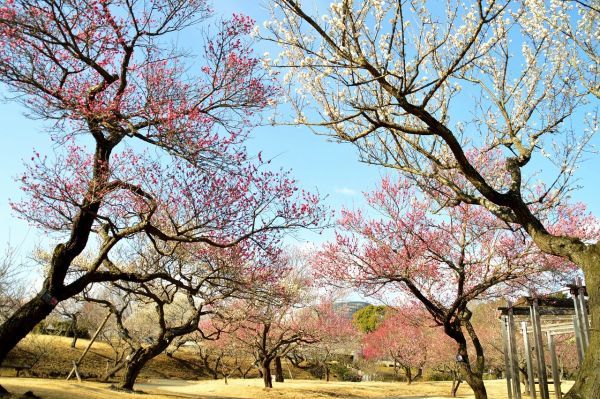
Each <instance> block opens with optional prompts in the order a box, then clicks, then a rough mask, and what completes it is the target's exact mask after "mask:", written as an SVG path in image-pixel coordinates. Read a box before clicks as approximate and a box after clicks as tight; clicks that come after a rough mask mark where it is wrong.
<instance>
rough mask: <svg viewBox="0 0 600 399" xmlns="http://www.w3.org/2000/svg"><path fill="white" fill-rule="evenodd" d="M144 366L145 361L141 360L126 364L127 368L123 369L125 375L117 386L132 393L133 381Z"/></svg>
mask: <svg viewBox="0 0 600 399" xmlns="http://www.w3.org/2000/svg"><path fill="white" fill-rule="evenodd" d="M145 364H146V361H144V360H141V359H135V360H132V361H130V362H127V366H126V367H125V374H123V377H122V379H121V383H120V384H119V388H121V389H125V390H127V391H133V385H134V384H135V380H136V379H137V378H138V376H139V375H140V371H142V368H143V367H144V365H145Z"/></svg>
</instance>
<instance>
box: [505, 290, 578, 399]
mask: <svg viewBox="0 0 600 399" xmlns="http://www.w3.org/2000/svg"><path fill="white" fill-rule="evenodd" d="M568 288H569V292H570V293H571V298H566V299H556V298H539V297H535V296H529V297H525V298H523V299H522V300H520V301H519V302H517V303H515V304H513V303H511V302H508V304H507V306H506V307H500V308H498V309H499V310H500V311H501V316H500V326H501V329H502V338H503V341H504V362H505V366H506V385H507V389H508V398H509V399H521V382H520V377H519V358H518V353H517V339H516V330H517V323H520V325H521V334H522V337H523V347H524V352H525V363H526V366H527V375H528V378H527V380H528V383H529V384H528V386H527V387H526V393H529V396H530V397H531V398H534V399H535V398H536V389H535V385H536V380H535V373H534V371H537V377H538V378H537V383H538V386H539V395H540V398H541V399H550V392H549V390H548V378H547V370H546V362H545V356H544V353H545V352H544V335H546V340H547V344H548V350H549V353H550V359H551V368H552V380H553V381H552V382H553V384H554V393H555V397H556V399H561V398H562V392H561V386H560V373H559V371H558V360H557V357H556V345H555V341H554V337H555V336H557V335H563V334H575V340H576V344H577V355H578V358H579V364H581V362H582V360H583V356H584V354H585V351H586V350H587V347H588V345H589V335H590V322H589V316H588V306H587V301H586V299H585V297H586V295H587V292H586V289H585V286H583V285H581V282H580V280H577V281H575V282H574V283H573V284H570V285H569V286H568ZM530 337H531V338H530ZM531 340H533V342H531ZM532 353H533V354H534V355H533V356H532ZM534 358H535V360H536V362H535V364H534Z"/></svg>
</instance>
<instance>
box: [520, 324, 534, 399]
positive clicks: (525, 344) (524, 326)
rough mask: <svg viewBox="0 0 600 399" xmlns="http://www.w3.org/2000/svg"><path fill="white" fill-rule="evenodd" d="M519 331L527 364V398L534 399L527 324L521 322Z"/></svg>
mask: <svg viewBox="0 0 600 399" xmlns="http://www.w3.org/2000/svg"><path fill="white" fill-rule="evenodd" d="M521 331H523V347H524V349H525V362H526V363H527V376H528V378H527V380H528V382H529V397H530V398H532V399H535V375H534V374H533V364H532V362H531V347H530V345H529V335H528V334H527V322H526V321H522V322H521Z"/></svg>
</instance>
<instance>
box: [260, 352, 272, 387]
mask: <svg viewBox="0 0 600 399" xmlns="http://www.w3.org/2000/svg"><path fill="white" fill-rule="evenodd" d="M262 374H263V381H264V383H265V388H273V380H272V379H271V359H265V360H263V362H262Z"/></svg>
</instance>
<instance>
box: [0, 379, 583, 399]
mask: <svg viewBox="0 0 600 399" xmlns="http://www.w3.org/2000/svg"><path fill="white" fill-rule="evenodd" d="M485 383H486V387H487V389H488V394H489V398H490V399H506V397H507V395H506V383H505V381H504V380H490V381H486V382H485ZM0 384H1V385H2V386H4V387H5V388H7V389H8V390H9V391H10V392H11V393H13V394H15V395H21V394H23V393H25V392H26V391H32V392H33V393H34V394H35V395H37V396H39V397H41V398H42V399H103V398H111V399H133V398H136V399H159V398H160V399H178V398H182V399H184V398H203V399H217V398H219V399H263V398H264V399H304V398H307V399H313V398H314V399H330V398H350V399H363V398H364V399H367V398H368V399H371V398H373V399H384V398H385V399H400V398H404V399H407V398H413V399H416V398H428V399H435V398H448V397H449V396H448V392H449V391H450V382H445V381H435V382H415V383H413V384H412V385H407V384H405V383H401V382H324V381H319V380H289V381H286V382H285V383H281V384H279V383H275V385H274V388H273V389H272V390H266V389H265V388H263V387H262V380H259V379H246V380H242V379H232V380H229V383H228V384H225V382H224V381H223V380H216V381H215V380H207V381H184V380H164V379H150V380H147V381H142V382H141V383H140V384H137V385H136V387H135V388H136V390H138V391H142V392H144V393H145V394H144V395H140V394H139V393H136V394H131V393H124V392H118V391H114V390H112V389H111V387H110V384H102V383H98V382H87V381H84V382H77V381H65V380H50V379H39V378H0ZM570 385H571V383H570V382H565V383H563V387H564V390H565V391H566V389H567V388H568V387H570ZM458 397H459V398H462V399H467V398H472V397H473V395H472V393H471V390H470V389H469V387H468V386H467V385H466V384H463V385H461V387H460V389H459V392H458Z"/></svg>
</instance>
